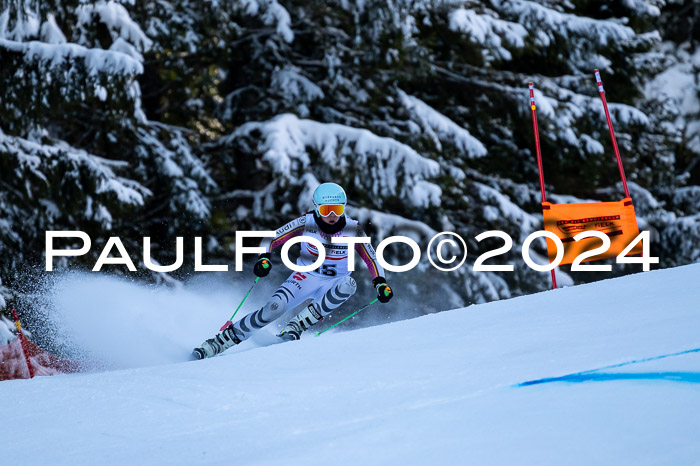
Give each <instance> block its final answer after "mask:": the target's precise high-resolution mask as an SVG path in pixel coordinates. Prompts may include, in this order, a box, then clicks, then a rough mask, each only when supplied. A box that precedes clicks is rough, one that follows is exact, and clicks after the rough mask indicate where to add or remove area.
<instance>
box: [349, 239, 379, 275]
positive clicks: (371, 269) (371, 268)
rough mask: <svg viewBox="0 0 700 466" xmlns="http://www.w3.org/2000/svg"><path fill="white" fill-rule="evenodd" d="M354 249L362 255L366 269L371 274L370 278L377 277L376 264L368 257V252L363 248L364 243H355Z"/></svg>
mask: <svg viewBox="0 0 700 466" xmlns="http://www.w3.org/2000/svg"><path fill="white" fill-rule="evenodd" d="M355 251H357V252H358V254H360V257H362V260H363V261H365V265H366V266H367V270H369V274H370V275H371V276H372V279H373V280H374V279H375V278H377V277H378V276H379V271H378V270H377V264H376V263H375V262H374V261H373V260H372V258H371V257H370V255H369V253H368V252H367V250H366V249H365V245H364V244H362V243H357V244H355Z"/></svg>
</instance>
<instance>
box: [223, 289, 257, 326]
mask: <svg viewBox="0 0 700 466" xmlns="http://www.w3.org/2000/svg"><path fill="white" fill-rule="evenodd" d="M258 280H260V277H255V281H254V282H253V284H252V285H251V286H250V289H249V290H248V292H247V293H246V294H245V296H243V301H241V304H239V305H238V307H237V308H236V311H235V312H234V313H233V315H232V316H231V318H230V319H229V320H227V321H226V323H225V324H224V326H223V327H221V328H220V329H219V332H223V331H224V329H225V328H226V327H228V326H229V325H231V324H232V323H233V318H234V317H236V314H237V313H238V310H239V309H240V308H241V306H243V303H244V302H245V300H246V298H247V297H248V295H249V294H250V292H251V291H253V287H254V286H255V285H256V284H257V283H258Z"/></svg>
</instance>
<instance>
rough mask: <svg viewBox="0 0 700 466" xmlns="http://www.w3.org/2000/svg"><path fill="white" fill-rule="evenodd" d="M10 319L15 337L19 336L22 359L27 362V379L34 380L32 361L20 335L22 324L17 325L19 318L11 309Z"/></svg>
mask: <svg viewBox="0 0 700 466" xmlns="http://www.w3.org/2000/svg"><path fill="white" fill-rule="evenodd" d="M12 318H13V319H15V327H17V335H18V336H19V341H20V343H21V344H22V352H23V353H24V359H25V361H27V368H28V369H29V378H30V379H33V378H34V367H33V366H32V361H31V360H30V359H29V349H28V348H27V342H26V340H25V339H24V334H23V333H22V324H20V323H19V317H17V310H16V309H14V308H13V309H12Z"/></svg>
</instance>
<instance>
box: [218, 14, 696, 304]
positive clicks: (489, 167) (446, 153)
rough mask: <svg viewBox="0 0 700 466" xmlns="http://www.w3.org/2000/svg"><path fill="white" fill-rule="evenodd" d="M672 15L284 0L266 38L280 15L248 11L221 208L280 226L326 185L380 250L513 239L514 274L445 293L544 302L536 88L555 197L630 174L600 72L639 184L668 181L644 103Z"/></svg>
mask: <svg viewBox="0 0 700 466" xmlns="http://www.w3.org/2000/svg"><path fill="white" fill-rule="evenodd" d="M661 3H662V2H657V1H654V0H649V1H636V2H627V1H612V2H606V3H605V4H598V3H595V2H577V1H573V2H572V1H557V0H553V1H547V2H533V1H523V0H512V1H498V0H493V1H469V0H465V1H441V2H428V1H425V2H416V1H402V0H394V1H390V2H378V1H376V2H375V1H365V2H346V1H330V2H304V3H303V4H300V3H291V2H290V3H282V5H284V7H285V8H286V11H287V13H288V16H289V17H290V18H291V22H285V23H284V24H291V33H292V34H290V33H289V32H287V33H286V34H280V33H279V32H278V31H279V30H280V27H277V28H276V29H273V28H271V27H269V26H268V27H267V28H265V27H264V24H263V19H262V18H264V17H266V16H265V14H264V13H263V14H262V15H261V14H260V13H261V12H264V11H265V8H267V7H270V6H271V5H272V4H271V3H265V2H259V3H256V5H257V8H258V9H253V10H255V11H256V13H257V14H258V16H256V17H254V18H252V19H250V18H246V17H245V15H247V14H249V13H250V10H246V11H244V12H243V16H242V17H241V16H236V18H237V19H236V24H237V25H239V26H241V27H240V28H239V29H236V30H235V31H234V32H235V35H234V37H230V38H227V37H224V38H222V44H224V46H225V47H228V48H227V53H225V54H224V55H223V58H224V60H225V61H224V62H222V63H221V65H222V73H223V74H224V76H225V78H224V79H223V81H222V85H221V91H222V96H223V101H222V102H221V104H220V105H219V106H218V109H217V113H216V115H217V116H218V118H219V121H220V122H221V124H222V125H223V127H224V128H225V129H226V132H227V133H228V134H226V135H225V137H223V138H221V139H219V140H218V141H216V142H215V143H214V144H210V145H209V146H208V149H207V151H208V152H209V153H210V154H211V160H212V161H218V163H219V167H221V170H217V171H216V172H215V176H216V177H217V180H218V181H219V182H220V184H221V186H222V189H223V190H224V191H226V194H224V195H223V196H222V197H221V198H219V202H218V203H217V207H218V208H220V209H222V210H223V211H225V212H227V213H228V218H229V220H228V221H229V222H230V225H232V226H233V225H250V224H252V225H255V226H257V225H258V224H262V225H266V226H272V225H275V222H279V213H282V214H285V215H293V214H294V213H296V212H298V211H299V209H302V208H304V207H305V206H306V205H308V201H309V195H310V192H311V189H312V187H313V186H314V185H315V184H316V183H318V182H319V181H326V180H334V181H338V182H341V183H343V184H345V185H346V186H348V188H349V194H350V197H351V199H353V203H354V205H353V206H352V207H354V208H355V209H354V211H353V209H351V212H352V213H355V215H358V216H359V217H360V218H361V219H363V220H369V221H370V223H371V225H370V231H371V232H372V233H374V236H375V238H376V239H377V240H379V239H381V238H383V237H385V236H388V235H391V234H408V235H412V236H414V237H416V238H417V239H420V240H422V241H425V240H427V239H428V238H429V237H430V236H431V235H432V234H433V233H434V232H436V231H440V230H443V229H453V228H454V229H455V230H456V231H458V232H459V233H461V234H462V235H463V236H464V237H465V238H467V239H468V241H469V247H470V251H471V253H470V254H471V261H473V260H474V258H475V257H476V252H479V253H480V252H484V251H485V250H488V249H489V248H491V247H495V246H497V244H496V243H495V242H494V243H491V244H487V245H484V244H478V243H477V242H476V241H474V239H473V238H474V236H476V235H477V234H478V233H481V232H483V231H486V230H491V229H498V230H503V231H506V232H508V233H509V234H510V235H511V236H512V237H513V239H514V241H515V244H514V248H513V249H512V250H511V252H510V253H509V254H507V255H506V256H505V258H503V257H502V258H501V261H503V260H505V261H507V262H510V263H515V264H518V267H516V272H514V273H497V274H494V273H476V274H474V273H470V272H469V271H468V270H467V269H466V268H465V269H463V271H462V275H461V276H460V278H459V279H458V282H457V283H455V282H452V283H451V289H453V290H457V292H458V294H459V297H460V299H461V300H462V301H463V302H479V301H485V300H491V299H498V298H501V297H507V296H511V295H515V294H521V293H525V292H532V291H534V290H538V289H543V288H546V287H548V286H549V283H548V277H547V275H546V274H538V273H535V272H533V271H531V270H529V269H524V268H522V267H520V265H521V264H522V260H521V259H520V257H519V251H520V246H521V244H522V241H523V240H524V238H525V237H526V236H527V235H528V234H529V233H530V232H532V231H534V230H537V229H539V228H540V227H541V220H540V219H541V214H540V208H539V200H540V199H539V189H538V187H537V179H538V177H537V168H536V162H535V157H534V147H533V137H532V130H531V122H530V116H529V111H528V106H527V94H526V92H527V91H526V85H527V82H528V81H530V80H533V81H535V82H536V83H537V89H538V91H537V98H538V103H539V111H540V118H541V121H540V123H541V132H542V134H541V137H542V141H543V152H544V158H545V172H546V174H547V181H548V187H547V188H548V191H549V192H550V193H551V198H552V200H554V201H556V202H573V201H576V199H578V198H584V199H597V200H613V199H619V198H621V197H622V190H621V189H620V188H619V187H616V188H614V189H609V188H610V187H615V186H617V183H618V174H617V170H616V167H615V159H614V156H613V153H612V149H611V146H610V142H609V139H608V134H607V128H606V124H605V119H604V117H603V113H602V106H601V103H600V100H599V98H598V95H597V91H596V87H595V83H594V81H593V76H592V70H593V69H594V68H599V69H601V71H602V73H603V75H604V76H605V77H606V78H607V79H606V88H607V90H608V97H609V100H610V101H611V105H610V107H611V112H612V114H613V119H614V121H615V125H616V131H617V134H618V141H619V142H620V146H621V150H622V152H623V157H624V160H625V164H626V168H627V171H628V178H629V179H630V180H631V181H632V182H633V183H634V182H639V183H641V185H640V187H641V186H642V185H643V186H646V187H647V188H650V187H651V186H650V185H654V186H658V187H659V188H661V187H664V186H669V185H672V184H673V183H675V181H674V179H675V177H674V167H675V165H674V163H673V161H672V160H671V159H670V158H669V157H668V154H670V153H671V152H672V150H673V144H674V142H673V141H674V131H673V130H672V129H671V128H669V126H668V122H669V116H668V115H666V114H657V113H653V111H652V110H651V109H647V108H646V107H644V106H643V101H644V100H643V99H644V89H645V88H644V85H645V83H646V81H647V80H648V78H649V77H650V76H652V75H653V74H654V73H656V72H658V71H660V70H661V69H662V67H663V65H664V57H663V55H662V54H660V53H658V50H657V49H656V47H657V46H658V45H659V40H660V39H659V34H658V32H657V31H655V28H654V24H655V23H656V21H657V20H658V16H659V13H660V10H659V7H660V6H661ZM234 5H240V3H237V2H234ZM236 11H238V13H239V15H240V10H236ZM231 14H232V15H234V16H235V13H231ZM267 17H268V18H269V17H270V16H267ZM284 17H285V18H287V15H284ZM251 20H252V22H253V24H255V27H247V28H246V27H245V26H248V25H250V24H251ZM282 29H284V28H282ZM284 30H286V29H284ZM226 44H231V45H226ZM234 44H235V45H234ZM242 44H245V49H242V48H241V47H240V46H241V45H242ZM361 131H365V133H362V132H361ZM360 135H364V136H360ZM383 138H388V140H387V139H383ZM389 140H393V142H391V143H389ZM409 150H410V153H411V154H412V156H411V157H407V155H406V154H407V153H408V152H407V151H409ZM406 160H411V162H410V163H406ZM433 162H437V167H436V165H434V164H433ZM392 167H400V168H401V169H399V170H393V169H392ZM650 168H653V170H651V169H650ZM652 174H653V176H652ZM606 189H607V191H606ZM641 210H642V211H643V209H641ZM251 213H252V214H253V215H252V216H251ZM655 218H657V217H655ZM644 221H645V220H644V218H642V222H644ZM651 221H652V219H650V220H649V222H647V224H651ZM417 225H420V227H418V226H417ZM539 252H540V254H542V253H543V252H544V251H543V250H542V249H540V250H539ZM679 257H680V259H679V260H680V261H681V262H683V261H686V262H687V260H688V256H684V255H682V254H681V256H679ZM662 260H663V258H662ZM471 261H470V262H471ZM666 264H670V263H669V262H666ZM424 265H425V264H424ZM426 270H427V269H426ZM432 276H434V277H436V280H437V281H439V282H444V281H445V280H450V279H452V278H454V277H455V274H452V275H451V276H446V277H441V278H439V279H438V278H437V275H436V274H435V273H433V274H432ZM443 278H444V279H445V280H443ZM591 278H593V277H581V279H583V280H586V279H591ZM564 280H566V278H564Z"/></svg>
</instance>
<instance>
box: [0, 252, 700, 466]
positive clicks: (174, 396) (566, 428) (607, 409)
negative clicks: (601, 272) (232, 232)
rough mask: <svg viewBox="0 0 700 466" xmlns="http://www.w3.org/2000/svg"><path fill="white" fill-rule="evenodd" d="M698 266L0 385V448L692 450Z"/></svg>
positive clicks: (206, 455) (91, 454)
mask: <svg viewBox="0 0 700 466" xmlns="http://www.w3.org/2000/svg"><path fill="white" fill-rule="evenodd" d="M699 303H700V264H695V265H691V266H685V267H678V268H675V269H667V270H661V271H653V272H648V273H639V274H636V275H631V276H627V277H624V278H619V279H614V280H607V281H602V282H597V283H593V284H588V285H581V286H576V287H570V288H564V289H559V290H553V291H548V292H543V293H539V294H536V295H530V296H524V297H520V298H515V299H510V300H505V301H499V302H494V303H489V304H485V305H479V306H471V307H468V308H465V309H456V310H453V311H448V312H442V313H439V314H433V315H428V316H424V317H420V318H417V319H412V320H405V321H401V322H397V323H392V324H387V325H379V326H375V327H370V328H364V329H360V330H356V331H352V332H342V333H341V332H336V333H332V332H328V333H327V334H324V335H323V336H321V337H320V338H314V337H313V336H312V335H308V334H307V335H305V336H306V338H302V340H301V341H298V342H292V343H284V344H280V345H273V346H267V347H261V348H254V349H250V350H248V351H242V352H237V353H231V354H224V355H222V356H219V357H216V358H213V359H210V360H204V361H193V362H180V363H171V364H164V365H155V366H151V367H141V368H131V369H121V370H114V371H109V372H101V373H90V374H75V375H60V376H55V377H40V378H37V379H34V380H13V381H7V382H2V383H0V395H1V396H2V400H3V407H2V414H3V416H2V419H3V421H4V422H3V425H4V427H5V434H4V435H2V436H1V437H0V463H2V464H8V465H10V464H12V465H16V464H29V465H33V464H66V465H68V464H70V465H76V464H183V465H191V464H236V465H248V464H251V465H278V464H292V465H316V464H318V465H328V464H333V465H353V466H356V465H393V464H401V465H414V464H415V465H419V464H421V465H422V464H450V465H452V464H477V465H484V464H507V465H512V464H537V465H541V464H556V465H560V464H581V465H590V464H615V465H624V464H630V465H644V464H649V465H659V464H675V465H679V464H683V465H692V464H700V442H699V441H698V439H700V416H698V413H699V412H700V332H699V331H698V329H700V304H699Z"/></svg>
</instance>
